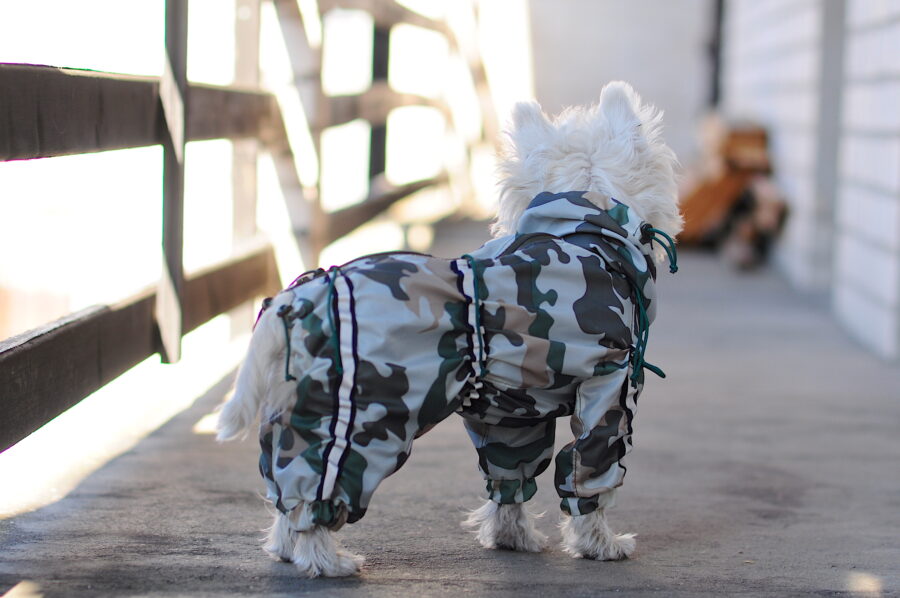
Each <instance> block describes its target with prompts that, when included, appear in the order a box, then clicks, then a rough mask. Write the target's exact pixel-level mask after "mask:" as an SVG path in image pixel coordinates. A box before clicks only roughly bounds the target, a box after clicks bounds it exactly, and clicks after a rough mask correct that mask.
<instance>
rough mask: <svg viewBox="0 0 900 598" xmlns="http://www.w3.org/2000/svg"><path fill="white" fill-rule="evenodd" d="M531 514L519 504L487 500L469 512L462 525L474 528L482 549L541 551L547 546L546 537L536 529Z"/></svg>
mask: <svg viewBox="0 0 900 598" xmlns="http://www.w3.org/2000/svg"><path fill="white" fill-rule="evenodd" d="M534 517H535V516H534V515H533V514H531V513H529V512H528V509H526V508H525V505H524V504H522V503H514V504H509V505H498V504H497V503H495V502H494V501H492V500H489V501H487V502H486V503H484V505H482V506H481V507H480V508H478V509H475V510H474V511H472V512H470V513H469V517H468V518H467V519H466V520H465V521H463V525H464V526H466V527H470V528H474V529H475V537H476V538H477V539H478V543H479V544H481V545H482V546H484V547H485V548H499V549H505V550H518V551H520V552H540V551H541V550H543V549H544V548H545V547H546V546H547V536H545V535H544V534H542V533H541V532H539V531H538V530H537V529H535V527H534Z"/></svg>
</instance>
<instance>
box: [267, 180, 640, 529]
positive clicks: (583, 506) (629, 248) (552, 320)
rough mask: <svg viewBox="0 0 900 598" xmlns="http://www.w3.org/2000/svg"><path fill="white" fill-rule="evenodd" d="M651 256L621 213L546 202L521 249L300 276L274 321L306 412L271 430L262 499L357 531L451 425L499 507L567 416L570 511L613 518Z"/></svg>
mask: <svg viewBox="0 0 900 598" xmlns="http://www.w3.org/2000/svg"><path fill="white" fill-rule="evenodd" d="M588 198H590V200H591V201H588ZM595 204H596V205H595ZM598 205H599V206H602V208H601V207H597V206H598ZM651 253H652V249H651V247H650V236H649V235H648V232H647V230H646V225H644V223H643V222H641V221H640V220H639V219H638V218H637V217H636V216H635V214H634V213H633V212H632V211H631V210H630V209H629V208H628V207H627V206H625V205H624V204H621V203H618V202H616V201H615V200H612V199H610V198H606V197H602V196H599V195H590V194H586V193H583V192H571V193H562V194H550V193H543V194H541V195H539V196H537V197H536V198H535V199H534V200H533V201H532V203H531V205H530V206H529V208H528V209H527V210H526V212H525V214H524V216H523V217H522V218H521V220H520V224H519V228H518V231H517V234H516V235H512V236H508V237H503V238H499V239H494V240H492V241H490V242H488V243H487V244H485V245H484V246H482V247H481V248H480V249H478V250H477V251H475V252H473V253H472V254H471V255H467V256H464V257H463V258H460V259H458V260H444V259H440V258H435V257H432V256H428V255H424V254H416V253H404V252H396V253H386V254H377V255H371V256H366V257H362V258H360V259H358V260H355V261H352V262H350V263H348V264H345V265H343V266H341V267H339V268H338V267H335V268H332V269H330V270H328V271H325V270H318V271H316V272H313V273H310V274H309V275H306V276H304V277H301V279H299V280H298V281H296V282H295V283H294V284H293V285H291V287H289V288H288V289H287V290H286V291H284V292H286V293H291V302H290V305H289V306H285V308H283V310H284V311H283V313H280V315H281V316H282V319H283V321H284V325H285V334H286V335H287V338H288V339H289V341H290V345H289V354H288V355H287V356H286V369H287V375H289V376H291V377H294V378H296V385H297V401H296V402H295V404H294V405H293V408H292V409H291V410H289V411H286V412H284V413H281V414H278V415H276V416H275V417H273V418H272V419H271V420H270V421H267V422H264V424H263V426H262V429H261V446H262V456H261V459H260V469H261V472H262V474H263V476H264V478H265V479H266V482H267V487H268V496H269V498H270V499H271V500H272V501H273V503H274V504H275V505H276V506H277V508H278V509H280V510H281V511H282V512H285V513H288V512H290V511H292V510H293V509H295V508H297V507H298V505H301V504H303V505H304V506H303V509H305V510H307V511H308V515H309V516H308V518H309V519H311V521H312V522H313V523H318V524H322V525H328V526H332V527H338V526H340V525H342V524H343V523H344V522H345V521H347V522H350V523H352V522H354V521H357V520H359V519H360V518H361V517H362V516H363V515H364V514H365V511H366V508H367V507H368V504H369V501H370V499H371V496H372V494H373V492H374V491H375V489H376V487H377V486H378V484H379V483H380V482H381V481H382V480H383V479H384V478H385V477H387V476H388V475H390V474H391V473H393V472H394V471H396V470H398V469H399V468H400V467H401V466H402V465H403V463H404V462H405V461H406V459H407V458H408V457H409V454H410V450H411V448H412V442H413V440H414V438H416V437H417V436H419V435H421V434H423V433H424V432H425V431H427V430H428V429H430V428H431V427H432V426H434V425H435V424H437V423H438V422H440V421H441V420H443V419H444V418H446V417H447V416H449V415H450V414H452V413H454V412H459V413H460V415H461V416H462V417H463V418H464V420H465V425H466V428H467V430H468V432H469V434H470V436H471V438H472V441H473V443H474V445H475V448H476V450H477V453H478V465H479V468H480V470H481V472H482V473H483V475H484V477H485V479H486V481H487V495H488V496H489V498H490V499H492V500H494V501H496V502H498V503H514V502H524V501H527V500H528V499H529V498H531V496H532V495H533V494H534V493H535V490H536V488H537V485H536V482H535V478H536V477H537V476H538V475H539V474H540V473H541V472H542V471H544V470H545V469H546V468H547V467H548V466H549V465H550V462H551V460H552V457H553V441H554V431H555V420H556V418H558V417H561V416H568V415H571V416H572V418H571V426H572V431H573V434H574V438H575V440H573V441H572V442H570V443H569V444H567V445H566V446H565V447H564V448H563V449H562V450H561V451H560V453H559V454H558V455H557V456H556V477H555V482H556V487H557V491H558V493H559V495H560V497H561V498H562V503H561V506H562V509H563V510H564V511H566V512H568V513H571V514H573V515H578V514H586V513H589V512H591V511H592V510H594V509H596V508H598V507H602V506H607V505H609V504H610V503H611V500H612V496H613V494H614V489H615V488H616V487H617V486H619V485H621V483H622V478H623V476H624V474H625V467H624V466H623V465H622V458H623V457H624V456H625V454H626V453H627V452H628V451H629V450H630V448H631V433H632V419H633V417H634V411H635V403H636V400H637V397H638V394H639V393H640V391H641V388H642V385H643V371H642V367H640V366H641V364H640V362H638V361H637V360H636V359H635V352H636V347H637V346H639V345H640V338H641V337H640V335H641V334H642V333H644V330H642V329H641V328H642V326H643V328H645V327H646V325H648V324H649V322H650V321H652V319H653V313H654V311H655V301H654V290H653V287H654V283H653V281H654V278H655V270H654V266H653V260H652V257H651ZM638 301H639V302H640V305H637V302H638ZM641 308H642V309H641ZM644 316H646V317H644ZM642 323H643V324H642Z"/></svg>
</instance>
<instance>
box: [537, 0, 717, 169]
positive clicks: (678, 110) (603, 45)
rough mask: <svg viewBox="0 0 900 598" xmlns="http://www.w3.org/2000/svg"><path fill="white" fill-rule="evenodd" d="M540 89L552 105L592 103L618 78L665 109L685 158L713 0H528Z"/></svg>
mask: <svg viewBox="0 0 900 598" xmlns="http://www.w3.org/2000/svg"><path fill="white" fill-rule="evenodd" d="M529 6H530V16H531V30H532V43H533V50H532V55H533V57H534V81H535V95H536V98H537V100H538V102H540V104H541V106H542V107H543V108H544V110H545V111H546V112H548V113H551V114H554V113H557V112H559V111H560V110H561V109H562V108H564V107H566V106H571V105H575V104H589V103H592V102H596V101H597V100H598V99H599V97H600V90H601V89H602V87H603V85H604V84H605V83H607V82H609V81H613V80H617V79H621V80H625V81H628V82H630V83H631V84H632V86H634V88H635V90H637V92H638V93H639V94H641V96H642V97H643V98H644V99H646V100H648V101H650V102H651V103H653V104H655V105H656V106H657V107H659V108H661V109H662V110H663V111H665V121H664V122H665V129H664V137H665V139H666V142H667V143H668V144H669V145H670V146H671V147H672V149H673V150H675V153H676V154H678V157H679V159H681V161H682V162H683V163H684V164H690V163H691V162H692V159H693V158H694V155H695V152H696V149H697V147H696V127H697V122H698V119H699V118H700V116H701V115H702V113H703V111H704V108H705V104H706V99H707V96H708V94H709V81H710V74H709V64H708V58H707V56H706V44H707V42H708V40H709V37H710V26H711V21H712V16H713V10H712V9H713V3H712V2H711V1H710V0H678V1H677V2H670V1H669V0H642V1H641V2H625V1H622V0H530V2H529Z"/></svg>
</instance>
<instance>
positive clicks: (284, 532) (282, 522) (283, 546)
mask: <svg viewBox="0 0 900 598" xmlns="http://www.w3.org/2000/svg"><path fill="white" fill-rule="evenodd" d="M296 541H297V532H295V531H294V530H293V529H291V525H290V522H289V521H288V518H287V517H285V516H284V515H282V514H281V513H276V514H275V520H274V521H273V522H272V527H270V528H269V529H268V530H266V539H265V543H264V544H263V550H265V551H266V553H267V554H268V555H269V556H271V557H272V558H273V559H275V560H276V561H282V562H284V563H290V562H291V560H292V559H293V554H294V544H295V543H296Z"/></svg>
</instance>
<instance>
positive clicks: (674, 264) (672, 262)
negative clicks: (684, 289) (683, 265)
mask: <svg viewBox="0 0 900 598" xmlns="http://www.w3.org/2000/svg"><path fill="white" fill-rule="evenodd" d="M646 230H648V231H650V233H651V234H652V235H653V236H652V237H651V240H652V241H656V242H657V243H659V244H660V246H661V247H662V248H663V251H665V252H666V257H668V258H669V272H671V273H672V274H675V273H676V272H678V252H676V251H675V240H674V239H672V237H670V236H669V235H667V234H666V233H664V232H663V231H661V230H659V229H658V228H653V227H652V226H648V227H647V229H646ZM660 236H661V237H662V239H660V238H659V237H660Z"/></svg>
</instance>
